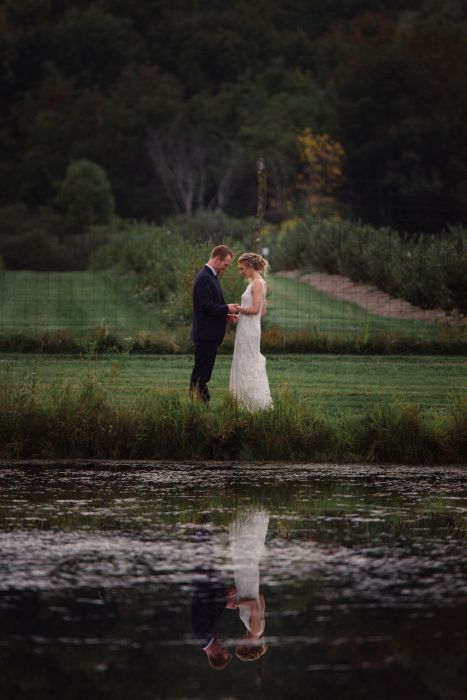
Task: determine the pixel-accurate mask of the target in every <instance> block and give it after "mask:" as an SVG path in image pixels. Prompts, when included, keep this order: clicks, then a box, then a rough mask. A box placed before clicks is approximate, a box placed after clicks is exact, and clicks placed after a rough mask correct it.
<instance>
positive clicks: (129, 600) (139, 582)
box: [0, 464, 467, 700]
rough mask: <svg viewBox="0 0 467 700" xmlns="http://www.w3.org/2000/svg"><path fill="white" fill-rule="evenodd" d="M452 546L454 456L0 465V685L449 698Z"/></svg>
mask: <svg viewBox="0 0 467 700" xmlns="http://www.w3.org/2000/svg"><path fill="white" fill-rule="evenodd" d="M466 544H467V473H466V472H465V471H464V470H462V469H459V468H454V467H451V468H426V467H424V468H414V467H404V468H403V467H386V468H383V467H368V466H356V465H352V466H349V467H346V466H339V467H336V466H323V465H320V466H300V465H299V466H287V467H285V466H284V465H274V464H271V465H261V466H258V465H245V464H243V465H204V466H203V465H201V466H200V465H187V464H185V465H171V464H147V465H141V464H139V465H129V464H123V465H122V464H120V465H116V464H107V465H99V466H96V467H94V468H89V467H88V468H84V467H83V465H76V464H75V465H73V464H66V465H64V464H61V465H37V464H36V465H22V466H18V465H11V466H9V465H3V467H2V468H1V469H0V547H1V559H0V622H1V626H0V687H1V689H2V698H3V699H4V700H5V699H7V700H10V698H11V699H13V698H15V700H16V699H17V698H34V699H40V700H42V699H46V698H47V699H49V698H61V699H64V698H66V699H67V700H68V699H69V698H70V699H72V698H83V697H86V698H91V699H93V698H107V697H109V698H110V697H112V698H127V699H128V698H138V699H141V700H145V699H146V698H148V699H149V698H151V699H152V700H155V699H157V698H256V697H258V698H260V697H265V698H287V700H289V699H291V698H316V699H318V698H319V699H320V700H328V699H329V700H331V699H332V700H340V698H342V699H344V698H345V699H346V700H349V699H355V700H357V699H362V700H363V699H365V700H366V699H367V698H368V700H369V699H370V698H371V699H372V700H379V699H381V700H386V699H389V698H397V699H398V700H412V698H414V699H418V698H420V699H422V698H423V700H431V699H432V698H433V699H435V698H441V699H443V700H444V699H446V700H448V699H451V698H452V699H453V700H461V698H462V699H464V698H465V697H467V556H466ZM227 595H228V596H230V597H227ZM206 647H207V648H206ZM213 650H214V652H215V653H213ZM245 650H246V652H245ZM213 656H214V657H215V658H213ZM245 656H247V657H253V660H245ZM254 657H258V658H254ZM216 659H217V661H216ZM216 663H217V664H218V665H221V666H222V665H225V668H223V669H222V670H218V669H214V668H212V665H211V664H214V665H215V664H216Z"/></svg>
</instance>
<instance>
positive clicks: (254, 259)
mask: <svg viewBox="0 0 467 700" xmlns="http://www.w3.org/2000/svg"><path fill="white" fill-rule="evenodd" d="M237 262H238V263H243V264H244V265H249V266H250V267H252V268H253V270H257V271H258V272H260V273H261V274H262V275H264V274H266V273H267V272H268V271H269V263H268V261H267V260H266V259H265V258H263V256H262V255H258V253H243V254H242V255H240V257H239V258H238V261H237Z"/></svg>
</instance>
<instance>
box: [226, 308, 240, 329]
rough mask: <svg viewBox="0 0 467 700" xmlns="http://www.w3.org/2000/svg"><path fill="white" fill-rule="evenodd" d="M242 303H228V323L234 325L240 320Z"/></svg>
mask: <svg viewBox="0 0 467 700" xmlns="http://www.w3.org/2000/svg"><path fill="white" fill-rule="evenodd" d="M239 307H240V304H227V309H228V314H227V323H230V324H231V325H234V324H235V323H237V322H238V314H239V311H238V309H239Z"/></svg>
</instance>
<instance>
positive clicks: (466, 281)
mask: <svg viewBox="0 0 467 700" xmlns="http://www.w3.org/2000/svg"><path fill="white" fill-rule="evenodd" d="M270 238H271V249H272V258H271V259H272V264H273V265H274V267H275V268H285V269H295V268H297V267H298V268H312V269H316V270H320V271H323V272H328V273H331V274H341V275H345V276H347V277H350V278H351V279H353V280H356V281H361V282H369V283H371V284H374V285H375V286H376V287H378V288H379V289H382V290H384V291H385V292H388V293H389V294H392V295H394V296H399V297H402V298H403V299H407V300H408V301H410V302H412V303H413V304H416V305H417V306H421V307H424V308H434V307H441V308H443V309H446V310H449V311H450V310H453V309H457V310H458V311H461V312H463V313H465V312H466V311H467V301H466V300H467V230H466V229H463V228H461V227H453V228H450V229H449V230H447V231H445V232H443V233H442V234H440V235H438V236H434V235H428V234H426V235H420V236H419V237H418V238H416V239H413V238H411V239H409V238H405V239H404V238H403V237H402V236H400V235H399V234H398V233H397V232H396V231H394V230H392V229H389V228H381V229H376V228H374V227H372V226H369V225H364V224H361V223H352V222H350V221H342V220H339V219H329V220H320V219H317V218H306V219H304V220H303V221H300V222H299V223H298V224H297V225H296V226H294V227H293V228H292V229H290V230H285V231H284V230H283V231H280V232H278V233H274V232H272V233H270ZM274 239H275V240H274Z"/></svg>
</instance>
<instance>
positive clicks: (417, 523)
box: [2, 473, 467, 542]
mask: <svg viewBox="0 0 467 700" xmlns="http://www.w3.org/2000/svg"><path fill="white" fill-rule="evenodd" d="M206 478H207V480H208V479H209V474H207V477H206ZM92 481H93V479H92V480H91V482H92ZM35 486H36V487H37V489H38V491H40V492H42V493H43V498H41V499H37V497H35V498H34V501H33V502H29V503H28V504H27V516H28V518H30V520H28V521H26V522H25V523H23V525H24V527H31V528H34V527H36V525H37V522H35V521H34V518H38V519H39V520H40V522H41V528H42V529H47V528H57V527H58V528H60V529H62V530H74V529H81V528H82V527H86V528H87V529H91V530H109V531H114V530H122V529H123V530H125V531H126V532H131V531H135V532H138V531H140V530H141V529H143V528H146V527H149V528H153V527H157V526H164V527H167V526H176V525H180V524H182V525H183V524H187V525H189V524H194V523H196V522H200V519H201V518H202V517H203V515H205V514H206V513H208V514H209V520H210V521H211V522H212V523H213V524H215V525H218V526H219V527H228V525H229V523H230V522H232V520H234V519H235V518H236V517H238V516H239V514H241V513H242V512H243V513H245V514H248V512H251V511H254V510H257V509H260V508H263V507H264V508H267V510H268V511H269V512H270V513H271V516H272V517H271V522H270V525H269V527H270V530H271V531H273V532H276V533H279V534H281V535H283V536H286V537H290V536H293V537H294V538H305V539H308V538H310V537H313V538H316V539H317V540H319V541H322V542H326V541H333V540H334V539H335V537H336V536H340V534H341V533H342V531H343V530H345V529H347V528H349V527H352V531H353V532H354V534H355V535H356V536H358V537H359V538H362V537H368V538H372V537H378V536H379V535H381V534H383V533H384V535H385V536H391V537H395V538H396V537H398V536H399V535H400V534H401V533H404V532H410V530H411V528H419V527H423V528H424V529H425V530H426V531H427V533H428V532H432V533H436V532H445V533H448V534H451V535H454V536H458V537H465V535H466V533H467V526H466V519H465V516H464V514H463V512H462V510H461V509H459V508H458V507H455V506H453V505H452V502H450V501H448V500H445V499H443V498H442V497H440V496H438V495H436V489H434V488H433V489H430V488H427V489H426V493H424V494H417V496H416V498H411V496H410V494H407V495H406V496H405V497H404V496H403V495H400V494H397V495H395V494H393V493H390V492H389V493H388V495H385V494H384V493H382V489H381V486H378V487H374V486H372V485H371V484H366V485H362V486H357V485H355V484H348V483H345V481H343V480H342V479H341V480H339V479H335V480H333V479H330V478H327V479H319V480H313V478H309V479H307V480H306V481H305V482H302V483H290V482H287V481H281V480H280V477H279V475H278V477H277V479H274V480H271V481H270V482H269V483H268V482H267V481H266V483H265V482H264V481H263V480H262V476H261V474H259V475H258V477H257V479H252V481H251V482H250V483H242V484H239V483H238V481H237V480H236V479H235V478H234V477H232V479H229V478H226V479H223V480H222V482H219V480H218V479H217V480H215V484H213V487H212V488H208V489H206V488H205V487H203V488H201V489H198V488H197V489H190V488H189V484H187V487H186V488H185V487H184V486H183V484H181V485H180V486H178V487H177V488H176V489H173V488H161V489H157V490H155V489H153V490H149V489H145V490H144V491H137V492H132V489H131V485H129V484H128V488H127V486H125V491H124V492H123V489H122V482H121V481H118V480H117V481H116V483H115V484H112V483H111V481H109V480H108V479H107V480H106V481H105V488H101V485H100V484H99V479H98V478H97V479H96V483H95V484H93V483H91V484H87V485H86V487H85V488H84V489H83V486H82V484H80V482H77V481H76V480H75V479H73V480H70V481H69V482H68V484H67V483H66V480H64V481H63V483H62V486H61V489H60V490H59V491H57V487H56V484H54V482H53V480H52V481H51V480H50V475H48V476H46V477H45V476H44V475H42V476H41V474H40V473H39V474H38V475H37V481H36V483H35ZM81 489H83V491H84V493H80V491H81ZM433 494H434V495H433ZM22 495H24V492H23V494H22ZM26 496H27V494H26ZM57 498H60V499H62V500H65V501H66V500H67V499H69V502H68V503H61V504H60V507H59V508H58V507H57V508H54V507H51V506H53V505H54V504H55V501H56V499H57ZM80 498H83V499H84V500H85V504H84V505H83V504H82V503H80V502H79V501H80ZM22 508H24V506H21V505H18V504H17V503H8V502H7V503H6V504H5V506H4V513H3V519H4V520H3V524H2V527H3V528H4V527H12V526H14V525H13V524H12V521H8V517H9V516H13V517H14V518H22V517H23V516H24V512H22V510H21V509H22ZM83 510H84V511H85V513H83ZM290 516H293V517H290ZM304 521H306V527H304V526H303V524H304ZM331 523H332V525H331Z"/></svg>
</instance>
